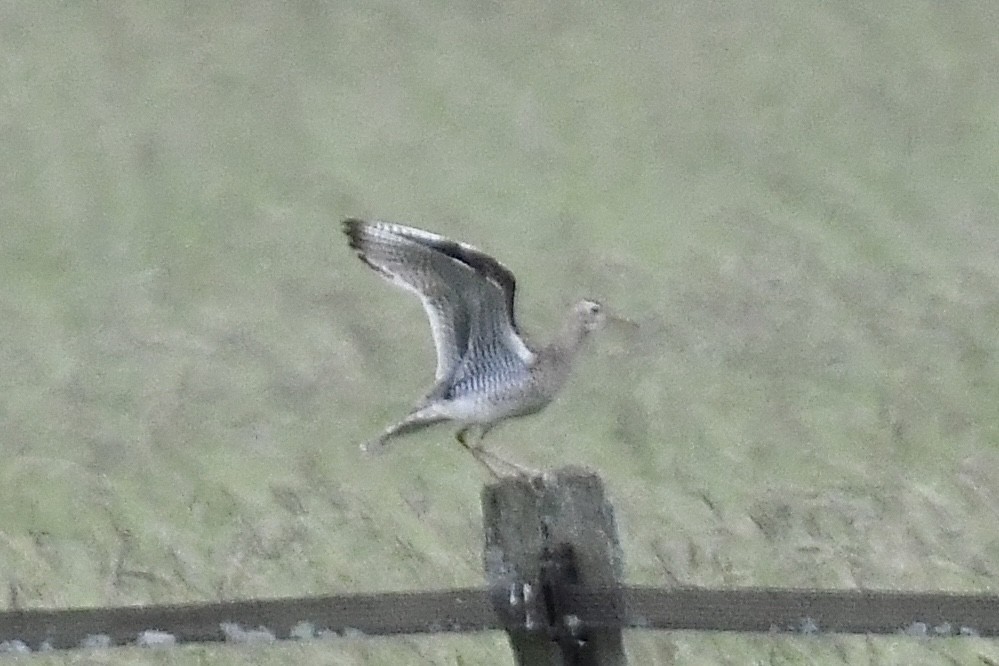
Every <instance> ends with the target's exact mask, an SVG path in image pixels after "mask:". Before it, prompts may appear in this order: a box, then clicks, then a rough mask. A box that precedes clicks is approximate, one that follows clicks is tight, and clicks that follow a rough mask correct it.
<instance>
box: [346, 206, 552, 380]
mask: <svg viewBox="0 0 999 666" xmlns="http://www.w3.org/2000/svg"><path fill="white" fill-rule="evenodd" d="M343 230H344V233H345V234H346V235H347V237H348V239H349V240H350V246H351V247H352V248H354V249H355V250H357V254H358V256H359V257H360V258H361V260H362V261H364V262H365V263H366V264H368V265H369V266H371V267H372V268H373V269H375V270H376V271H378V272H379V273H381V274H382V276H384V277H385V278H386V279H388V280H390V281H391V282H393V283H395V284H397V285H399V286H400V287H402V288H404V289H407V290H409V291H412V292H413V293H415V294H416V295H417V296H418V297H419V298H420V301H421V302H422V303H423V309H424V310H425V311H426V313H427V318H428V319H429V320H430V330H431V333H432V334H433V338H434V346H435V348H436V350H437V372H436V375H435V376H436V379H437V381H438V382H440V381H441V380H443V379H445V378H447V377H450V376H451V375H452V374H453V373H454V372H455V369H456V368H457V367H458V365H459V364H460V362H461V361H462V359H463V357H464V356H465V354H466V352H467V351H468V349H469V347H470V336H472V334H473V331H474V332H475V333H476V334H477V335H478V336H481V335H482V334H483V333H485V332H486V331H488V332H489V334H490V336H496V338H498V340H499V341H500V342H501V344H504V345H505V346H507V347H508V349H509V350H510V351H512V352H513V353H514V354H516V355H517V356H518V357H520V358H521V359H523V360H524V361H525V362H529V361H530V360H531V359H532V358H533V356H534V355H533V353H532V352H531V351H530V350H529V349H528V348H527V346H526V345H525V344H524V342H523V340H522V339H521V337H520V334H519V332H518V331H517V327H516V324H515V319H514V313H513V306H514V292H515V290H516V281H515V280H514V277H513V274H512V273H511V272H510V271H509V270H507V268H506V267H504V266H503V265H502V264H500V263H499V262H497V261H496V260H495V259H493V258H492V257H490V256H489V255H487V254H484V253H483V252H481V251H479V250H477V249H476V248H474V247H472V246H470V245H466V244H464V243H458V242H456V241H452V240H450V239H447V238H444V237H443V236H438V235H437V234H432V233H430V232H427V231H422V230H420V229H414V228H412V227H406V226H403V225H399V224H391V223H388V222H377V221H372V222H365V221H363V220H357V219H347V220H344V222H343Z"/></svg>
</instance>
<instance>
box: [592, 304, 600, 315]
mask: <svg viewBox="0 0 999 666" xmlns="http://www.w3.org/2000/svg"><path fill="white" fill-rule="evenodd" d="M598 312H600V304H599V303H590V313H591V314H597V313H598Z"/></svg>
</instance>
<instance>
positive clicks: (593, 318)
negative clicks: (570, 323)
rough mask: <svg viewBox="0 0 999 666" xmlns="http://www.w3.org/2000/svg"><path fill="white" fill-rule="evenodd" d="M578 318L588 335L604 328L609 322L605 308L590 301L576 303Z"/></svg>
mask: <svg viewBox="0 0 999 666" xmlns="http://www.w3.org/2000/svg"><path fill="white" fill-rule="evenodd" d="M576 316H577V317H578V318H579V323H580V324H581V326H582V329H583V331H584V332H586V333H589V332H590V331H595V330H597V329H600V328H603V325H604V323H605V322H606V321H607V314H606V313H605V312H604V306H602V305H601V304H600V303H597V302H596V301H591V300H588V299H584V300H582V301H580V302H579V303H576Z"/></svg>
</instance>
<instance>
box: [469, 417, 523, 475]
mask: <svg viewBox="0 0 999 666" xmlns="http://www.w3.org/2000/svg"><path fill="white" fill-rule="evenodd" d="M493 425H494V424H491V423H487V424H484V425H483V426H482V427H481V430H480V431H479V439H478V441H477V442H476V443H475V444H474V445H473V444H469V443H468V433H469V431H471V429H472V428H473V426H471V425H467V426H465V427H463V428H462V429H461V430H459V431H458V432H457V434H456V435H455V439H457V440H458V443H459V444H461V445H462V446H463V447H465V450H466V451H468V452H469V453H471V454H472V457H473V458H475V461H476V462H477V463H479V464H480V465H482V466H483V467H484V468H485V469H486V471H488V472H489V474H490V476H492V477H493V478H495V479H499V478H500V477H501V475H500V474H499V473H497V472H496V469H495V468H494V467H493V466H492V465H490V464H489V463H488V462H486V459H489V460H492V461H493V462H494V463H499V464H500V465H505V466H506V467H508V468H509V469H513V470H515V471H516V472H517V473H518V474H524V475H526V476H537V475H538V474H539V472H538V470H536V469H531V468H530V467H524V466H523V465H518V464H517V463H515V462H512V461H510V460H507V459H505V458H502V457H500V456H498V455H496V454H495V453H492V452H491V451H487V450H486V449H485V448H483V446H482V438H483V437H485V435H486V433H487V432H489V431H490V430H491V429H492V427H493Z"/></svg>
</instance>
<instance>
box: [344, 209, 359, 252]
mask: <svg viewBox="0 0 999 666" xmlns="http://www.w3.org/2000/svg"><path fill="white" fill-rule="evenodd" d="M341 225H342V227H343V233H344V234H345V235H346V236H347V239H348V240H349V242H350V247H351V248H353V249H355V250H358V251H360V249H361V229H362V227H363V226H364V220H359V219H357V218H356V217H348V218H345V219H344V221H343V222H342V223H341Z"/></svg>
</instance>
